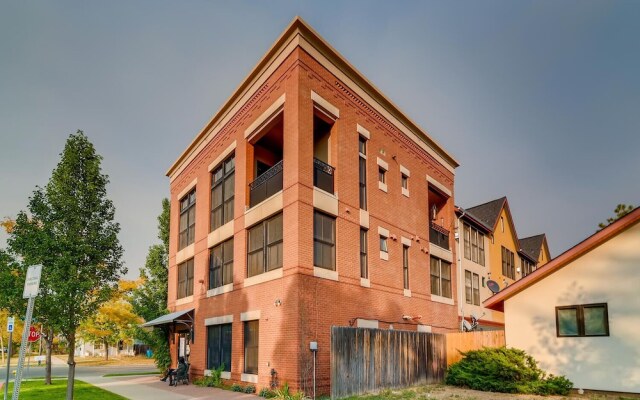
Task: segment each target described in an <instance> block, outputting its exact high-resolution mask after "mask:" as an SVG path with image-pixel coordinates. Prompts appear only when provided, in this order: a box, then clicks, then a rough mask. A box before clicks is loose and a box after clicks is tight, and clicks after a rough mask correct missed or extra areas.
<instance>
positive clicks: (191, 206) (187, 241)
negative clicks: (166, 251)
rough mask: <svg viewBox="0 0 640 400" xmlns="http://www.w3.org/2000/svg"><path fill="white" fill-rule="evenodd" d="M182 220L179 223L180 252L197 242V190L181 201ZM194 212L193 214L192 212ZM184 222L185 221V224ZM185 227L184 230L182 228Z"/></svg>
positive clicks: (193, 190)
mask: <svg viewBox="0 0 640 400" xmlns="http://www.w3.org/2000/svg"><path fill="white" fill-rule="evenodd" d="M179 204H180V219H179V221H178V231H179V232H178V250H182V249H184V248H185V247H187V246H189V245H191V244H193V242H195V233H196V228H195V227H196V216H195V213H196V208H195V207H196V188H193V189H192V190H190V191H189V193H187V194H186V195H184V196H183V197H182V198H181V199H180V202H179ZM192 211H193V212H192ZM183 220H184V221H185V222H184V224H183ZM183 225H184V228H183V227H182V226H183Z"/></svg>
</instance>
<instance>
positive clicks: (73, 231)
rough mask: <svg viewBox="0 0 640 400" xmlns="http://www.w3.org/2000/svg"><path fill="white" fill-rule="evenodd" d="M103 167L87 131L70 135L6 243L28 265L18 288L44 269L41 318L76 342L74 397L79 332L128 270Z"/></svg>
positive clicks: (23, 265) (22, 270) (71, 368)
mask: <svg viewBox="0 0 640 400" xmlns="http://www.w3.org/2000/svg"><path fill="white" fill-rule="evenodd" d="M101 161H102V157H101V156H100V155H98V154H97V153H96V151H95V149H94V147H93V144H91V142H90V141H89V139H88V138H87V137H86V136H85V135H84V133H83V132H82V131H78V132H77V133H76V134H74V135H70V136H69V138H68V139H67V142H66V144H65V147H64V150H63V152H62V154H61V159H60V162H59V163H58V165H57V166H56V168H55V169H54V170H53V173H52V175H51V178H50V179H49V182H48V183H47V185H46V186H45V187H44V188H41V187H36V190H35V191H34V193H33V195H32V197H31V198H30V199H29V204H28V210H29V213H27V212H25V211H21V212H20V213H19V214H18V216H17V218H16V220H15V226H14V227H13V230H12V232H11V234H10V235H9V239H8V241H7V243H8V245H9V250H10V253H12V254H15V255H17V256H19V257H20V258H21V259H22V263H21V268H20V270H19V272H20V276H19V277H16V279H18V282H24V273H25V271H26V267H27V266H29V265H34V264H42V265H43V271H42V277H41V280H40V293H39V296H38V301H36V314H35V315H38V316H39V317H40V318H41V319H42V322H43V323H44V324H45V326H47V327H49V328H50V330H49V329H48V331H50V332H52V330H53V329H56V330H57V331H59V332H61V333H62V334H63V336H64V337H65V338H66V340H67V342H68V343H69V349H70V353H69V360H68V363H69V380H68V382H69V391H68V392H67V398H72V397H73V375H74V371H75V369H74V367H75V362H74V347H75V338H76V331H77V329H78V326H79V325H80V323H81V321H82V320H84V319H85V318H87V317H88V316H90V315H92V314H94V313H95V312H96V311H97V310H98V308H99V307H100V305H101V304H102V303H104V302H105V301H107V300H109V299H110V298H111V295H112V293H113V291H114V290H115V288H116V286H117V282H118V279H119V278H120V276H121V275H123V274H126V272H127V269H126V268H125V267H124V266H123V264H122V261H121V258H122V247H121V245H120V242H119V241H118V233H119V231H120V225H119V224H118V223H117V222H115V207H114V206H113V203H112V202H111V200H109V199H108V198H107V184H108V183H109V179H108V177H107V175H105V174H103V173H102V171H101V166H100V165H101ZM18 287H22V284H19V285H18ZM51 336H52V334H51Z"/></svg>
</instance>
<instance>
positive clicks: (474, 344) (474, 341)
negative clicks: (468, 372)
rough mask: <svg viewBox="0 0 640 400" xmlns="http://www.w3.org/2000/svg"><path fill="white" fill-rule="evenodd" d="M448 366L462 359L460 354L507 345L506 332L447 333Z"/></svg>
mask: <svg viewBox="0 0 640 400" xmlns="http://www.w3.org/2000/svg"><path fill="white" fill-rule="evenodd" d="M446 337H447V366H449V365H451V364H453V363H455V362H458V361H460V360H461V359H462V354H460V352H466V351H469V350H478V349H481V348H483V347H502V346H504V345H505V340H504V331H478V332H460V333H447V334H446Z"/></svg>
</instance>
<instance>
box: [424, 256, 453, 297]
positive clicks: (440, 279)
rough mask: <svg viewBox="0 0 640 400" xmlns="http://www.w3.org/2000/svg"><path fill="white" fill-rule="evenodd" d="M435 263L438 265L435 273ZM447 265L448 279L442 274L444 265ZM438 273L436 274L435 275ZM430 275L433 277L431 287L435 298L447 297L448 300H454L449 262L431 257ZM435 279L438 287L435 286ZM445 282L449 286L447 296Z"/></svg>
mask: <svg viewBox="0 0 640 400" xmlns="http://www.w3.org/2000/svg"><path fill="white" fill-rule="evenodd" d="M434 261H435V263H436V264H437V265H436V266H437V268H435V269H437V271H434ZM443 264H446V265H448V266H449V277H448V278H444V277H443V274H442V265H443ZM434 272H436V273H434ZM429 275H430V277H431V280H430V286H431V294H432V295H435V296H440V297H445V298H448V299H453V288H452V286H451V263H450V262H448V261H445V260H443V259H441V258H438V257H433V256H431V257H430V258H429ZM434 279H435V280H436V282H437V285H434V284H433V283H434ZM443 281H447V282H448V283H449V284H448V285H447V286H446V289H447V292H448V295H447V294H445V291H444V290H443V288H444V287H445V285H443Z"/></svg>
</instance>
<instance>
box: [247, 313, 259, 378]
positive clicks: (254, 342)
mask: <svg viewBox="0 0 640 400" xmlns="http://www.w3.org/2000/svg"><path fill="white" fill-rule="evenodd" d="M259 336H260V335H259V324H258V320H255V321H246V322H245V323H244V372H245V374H254V375H257V374H258V338H259Z"/></svg>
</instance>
